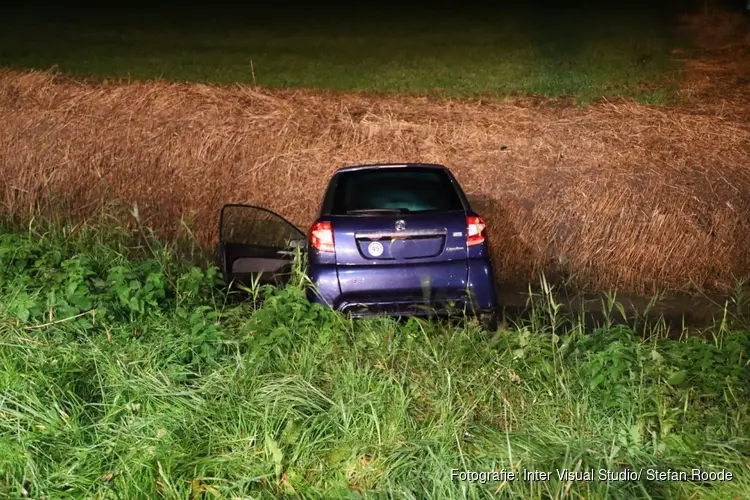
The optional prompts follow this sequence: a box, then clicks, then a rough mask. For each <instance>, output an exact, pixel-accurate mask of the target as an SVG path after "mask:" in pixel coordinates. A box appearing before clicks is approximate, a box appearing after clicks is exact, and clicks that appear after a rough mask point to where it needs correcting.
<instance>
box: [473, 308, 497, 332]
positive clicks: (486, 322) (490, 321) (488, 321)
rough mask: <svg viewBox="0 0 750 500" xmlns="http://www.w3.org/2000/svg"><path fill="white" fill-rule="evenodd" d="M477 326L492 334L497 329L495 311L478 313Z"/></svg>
mask: <svg viewBox="0 0 750 500" xmlns="http://www.w3.org/2000/svg"><path fill="white" fill-rule="evenodd" d="M477 319H478V320H479V324H480V325H482V328H483V329H485V330H487V331H488V332H490V333H494V332H496V331H497V328H498V314H497V311H492V312H484V313H479V314H478V315H477Z"/></svg>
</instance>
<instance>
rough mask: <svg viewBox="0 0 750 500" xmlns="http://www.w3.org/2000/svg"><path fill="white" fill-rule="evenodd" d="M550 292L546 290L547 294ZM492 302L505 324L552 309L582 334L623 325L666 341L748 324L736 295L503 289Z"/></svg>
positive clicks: (538, 287)
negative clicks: (663, 334) (658, 331)
mask: <svg viewBox="0 0 750 500" xmlns="http://www.w3.org/2000/svg"><path fill="white" fill-rule="evenodd" d="M548 290H550V289H548ZM498 302H499V303H500V305H501V307H502V309H503V311H504V320H505V322H506V323H509V324H510V323H517V322H518V321H522V320H524V319H528V318H529V317H530V316H531V310H532V306H535V307H538V308H539V310H545V309H549V307H548V306H549V304H551V303H552V304H556V305H557V306H558V307H559V309H558V313H559V315H560V316H561V317H567V318H570V319H574V320H577V321H578V322H579V323H580V322H581V321H582V322H583V324H584V325H585V327H586V329H587V330H594V329H596V328H598V327H601V326H604V325H606V324H608V323H609V324H610V325H629V326H631V327H633V328H635V329H636V330H637V331H639V332H640V333H644V334H645V333H647V332H648V331H650V329H652V328H653V327H654V326H656V325H657V324H659V323H661V326H662V328H665V329H666V330H668V332H669V334H670V336H680V335H684V334H686V333H688V334H695V333H700V331H701V330H704V329H706V328H709V327H712V326H716V325H719V324H721V323H722V321H725V322H732V323H735V324H736V323H741V324H745V325H746V324H748V323H747V322H746V321H747V320H748V319H749V318H748V314H747V313H748V311H747V309H748V307H747V306H748V305H750V304H749V303H748V300H747V295H746V296H745V297H744V298H743V297H742V296H741V295H740V296H731V295H717V294H713V295H711V294H704V295H692V294H687V293H672V294H663V295H661V296H657V297H643V296H638V295H633V294H621V293H618V294H616V295H615V294H604V293H591V292H583V291H580V290H575V289H570V288H567V289H566V288H565V287H561V286H558V287H551V291H549V292H547V293H545V291H544V287H543V285H539V284H538V285H532V286H531V287H530V288H529V287H525V288H524V287H520V286H506V287H500V288H499V290H498Z"/></svg>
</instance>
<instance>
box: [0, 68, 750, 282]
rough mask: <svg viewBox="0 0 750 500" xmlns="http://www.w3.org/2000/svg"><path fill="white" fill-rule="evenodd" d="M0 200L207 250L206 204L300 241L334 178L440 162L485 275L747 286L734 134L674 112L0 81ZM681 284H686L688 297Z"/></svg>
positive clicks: (747, 242) (742, 154)
mask: <svg viewBox="0 0 750 500" xmlns="http://www.w3.org/2000/svg"><path fill="white" fill-rule="evenodd" d="M0 116H2V117H3V120H2V122H0V190H1V191H0V192H1V193H2V203H3V205H4V209H3V210H4V211H6V212H8V213H11V214H23V213H25V212H26V211H27V210H28V209H29V207H30V206H32V205H34V204H36V205H42V206H44V205H45V200H49V199H50V196H52V197H55V198H57V199H59V200H62V201H63V202H64V203H65V204H66V206H67V209H68V210H69V211H70V213H71V214H72V215H73V216H74V217H83V216H85V215H87V214H90V213H91V212H92V211H94V210H96V209H97V207H98V206H99V204H100V202H101V201H102V200H104V199H112V198H116V199H119V200H122V201H123V202H126V203H128V204H135V203H137V205H138V208H139V212H140V213H141V215H142V217H143V218H144V220H145V222H146V223H147V224H148V225H150V226H152V227H154V228H156V229H160V230H164V231H166V232H167V233H169V232H172V231H174V230H176V229H177V227H178V222H179V220H180V218H181V217H186V218H190V219H191V220H192V221H193V222H192V223H193V227H194V228H195V234H196V236H197V238H198V239H199V240H200V242H201V243H203V244H206V245H209V244H212V243H213V242H214V240H215V238H216V233H217V227H216V226H217V216H218V211H219V209H220V207H221V206H222V205H223V204H225V203H229V202H235V203H250V204H257V205H262V206H265V207H267V208H270V209H272V210H274V211H277V212H278V213H280V214H282V215H284V216H286V217H287V218H289V219H290V220H291V221H292V222H294V223H296V224H297V225H299V226H300V227H302V228H303V229H305V228H306V226H307V225H308V224H310V222H311V221H312V219H313V217H314V214H315V211H316V209H317V207H318V202H319V199H320V197H321V194H322V191H323V189H324V188H325V184H326V182H327V180H328V178H329V176H330V175H331V174H332V173H333V172H334V170H335V169H336V168H338V167H341V166H343V165H347V164H354V163H365V162H383V161H396V162H402V161H404V162H406V161H424V162H438V163H444V164H446V165H448V166H450V167H451V168H452V169H453V170H454V172H455V173H456V175H457V177H458V178H459V180H460V181H461V182H462V184H463V185H464V187H465V188H466V190H467V192H468V193H469V194H470V196H471V197H472V198H474V199H475V200H477V202H476V205H477V208H478V209H480V211H481V212H482V213H483V215H485V216H486V218H487V220H488V222H489V224H490V229H491V236H492V238H493V240H494V246H495V252H496V263H497V266H498V267H499V270H500V272H499V274H500V276H501V277H502V279H504V280H506V281H514V282H523V281H524V280H528V279H535V277H536V273H539V272H541V271H545V272H547V273H555V274H557V273H563V274H573V275H576V276H577V279H578V280H579V281H580V282H582V283H584V282H585V283H589V284H592V285H594V286H596V287H598V288H612V287H617V288H619V289H624V290H629V291H649V290H651V289H653V288H655V287H662V286H665V287H670V288H689V287H691V286H700V287H706V286H708V287H718V288H725V287H729V286H731V285H732V284H733V282H734V279H735V278H736V277H740V276H747V275H748V274H750V127H749V126H748V124H747V122H746V121H744V120H733V119H727V118H726V117H723V116H716V115H713V114H708V113H697V112H694V110H690V109H666V108H650V107H647V106H643V105H639V104H634V103H611V102H610V103H602V104H597V105H594V106H589V107H585V108H578V107H570V106H556V105H554V102H553V103H551V104H550V103H548V104H544V105H534V104H533V103H532V102H531V101H529V100H526V101H523V102H521V101H516V102H513V101H506V102H483V101H481V100H466V101H463V100H462V101H450V100H432V99H428V98H425V97H377V96H363V95H352V94H332V93H325V92H312V91H273V92H272V91H259V90H255V89H251V88H249V87H241V86H236V87H232V88H226V87H213V86H207V85H198V84H178V83H164V82H147V83H103V84H87V83H83V82H78V81H73V80H68V79H64V78H61V77H58V76H55V75H53V74H50V73H44V72H25V73H20V72H14V71H3V72H1V73H0ZM691 283H692V285H691Z"/></svg>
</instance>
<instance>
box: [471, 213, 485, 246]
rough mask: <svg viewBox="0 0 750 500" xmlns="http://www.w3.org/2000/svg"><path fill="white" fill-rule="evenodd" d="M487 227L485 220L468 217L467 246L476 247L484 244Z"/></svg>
mask: <svg viewBox="0 0 750 500" xmlns="http://www.w3.org/2000/svg"><path fill="white" fill-rule="evenodd" d="M486 227H487V225H486V224H485V223H484V219H482V218H481V217H467V218H466V245H467V246H470V247H471V246H474V245H481V244H482V243H484V240H485V238H486V237H487V236H486V234H485V232H484V229H485V228H486Z"/></svg>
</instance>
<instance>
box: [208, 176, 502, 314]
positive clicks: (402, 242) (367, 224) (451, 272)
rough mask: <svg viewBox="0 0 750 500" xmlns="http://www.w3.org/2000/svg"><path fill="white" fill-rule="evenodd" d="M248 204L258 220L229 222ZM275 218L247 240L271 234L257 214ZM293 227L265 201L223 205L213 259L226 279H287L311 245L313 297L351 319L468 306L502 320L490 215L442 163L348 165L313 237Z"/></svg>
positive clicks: (334, 185) (335, 178)
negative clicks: (300, 250)
mask: <svg viewBox="0 0 750 500" xmlns="http://www.w3.org/2000/svg"><path fill="white" fill-rule="evenodd" d="M242 209H244V210H248V209H254V210H256V211H258V212H257V213H258V214H262V215H263V216H262V217H254V218H253V219H254V220H255V222H254V223H253V224H251V226H253V227H248V225H247V224H231V223H228V222H229V221H228V220H227V219H228V217H227V214H228V212H227V211H228V210H230V212H231V211H232V210H242ZM271 216H275V217H276V218H277V220H276V222H275V224H276V226H277V227H276V229H275V230H274V231H272V232H273V233H274V234H277V235H278V238H276V240H275V241H274V242H272V243H271V244H264V245H257V244H252V243H250V244H248V243H247V241H245V240H246V239H247V235H248V234H249V231H251V230H253V229H255V230H260V229H262V231H263V234H266V235H267V234H268V233H269V229H268V227H267V225H266V226H265V227H263V228H259V227H258V226H257V220H256V219H263V220H266V219H272V217H271ZM235 219H237V217H235ZM239 219H242V220H247V217H239ZM266 222H268V221H266ZM295 230H296V228H294V226H292V225H291V224H289V223H288V222H287V221H285V220H284V219H282V218H281V217H279V216H277V215H275V214H272V213H270V212H267V211H265V210H264V209H259V208H257V207H242V206H238V205H228V206H227V207H224V210H223V211H222V224H221V237H220V240H221V241H220V243H219V247H218V248H217V265H218V266H219V268H220V269H222V271H223V272H224V274H225V278H227V279H239V280H240V281H242V278H243V277H245V278H246V277H247V275H248V274H252V273H258V272H261V273H265V274H266V275H268V276H269V277H271V278H273V279H274V280H275V281H277V282H278V281H283V277H284V276H285V275H286V274H285V273H287V272H288V269H289V264H290V259H291V257H290V255H292V254H294V252H292V251H291V250H290V247H299V246H303V245H306V246H307V256H308V269H307V273H308V276H309V278H310V280H311V281H312V283H313V284H314V287H313V288H312V289H311V290H310V291H309V295H308V298H309V299H310V300H311V301H314V302H318V303H320V304H325V305H327V306H329V307H332V308H334V309H336V310H338V311H341V312H344V313H348V314H350V315H352V316H354V317H361V316H366V315H372V314H388V315H393V316H407V315H420V316H426V315H435V314H437V315H449V314H456V313H458V314H462V313H465V314H469V315H473V316H476V317H478V319H479V320H480V321H481V322H482V323H483V324H484V326H485V327H487V328H489V329H495V328H496V327H497V304H496V301H497V298H496V293H495V279H494V275H493V270H492V264H491V262H490V258H489V248H488V241H487V234H486V229H485V222H484V220H483V219H482V218H481V217H480V216H479V215H478V214H477V213H475V212H474V211H473V210H472V208H471V206H470V204H469V202H468V201H467V199H466V195H465V194H464V192H463V190H462V189H461V187H460V186H459V184H458V181H457V180H456V179H455V177H454V176H453V174H451V172H450V171H449V170H448V169H447V168H446V167H444V166H442V165H432V164H405V165H390V164H388V165H360V166H354V167H346V168H342V169H340V170H338V171H337V172H336V173H335V174H334V175H333V177H332V179H331V181H330V183H329V185H328V189H327V191H326V193H325V196H324V198H323V202H322V206H321V208H320V212H319V214H318V218H317V220H316V221H315V223H314V224H313V225H312V227H311V228H310V230H309V232H308V235H307V238H306V240H307V241H303V238H304V236H303V235H302V234H301V233H300V232H299V231H298V230H296V231H295ZM230 233H231V234H230ZM240 234H241V235H242V238H239V239H238V238H237V236H238V235H240ZM284 238H285V240H284ZM240 239H241V240H243V241H239V240H240ZM282 240H284V241H285V242H286V244H282ZM290 242H291V243H290ZM266 281H267V280H266Z"/></svg>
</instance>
